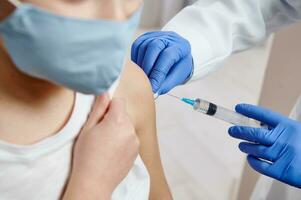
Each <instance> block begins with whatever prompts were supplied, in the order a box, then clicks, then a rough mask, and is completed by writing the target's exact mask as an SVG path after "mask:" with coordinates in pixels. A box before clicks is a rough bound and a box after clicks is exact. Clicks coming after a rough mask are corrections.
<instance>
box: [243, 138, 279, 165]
mask: <svg viewBox="0 0 301 200" xmlns="http://www.w3.org/2000/svg"><path fill="white" fill-rule="evenodd" d="M239 149H240V150H241V151H242V152H243V153H245V154H248V155H251V156H254V157H256V158H261V159H264V160H268V161H271V162H275V161H276V160H277V158H276V156H275V155H274V154H273V152H270V151H269V148H268V147H266V146H263V145H258V144H252V143H248V142H241V143H240V144H239Z"/></svg>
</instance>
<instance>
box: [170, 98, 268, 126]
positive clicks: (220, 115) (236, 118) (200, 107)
mask: <svg viewBox="0 0 301 200" xmlns="http://www.w3.org/2000/svg"><path fill="white" fill-rule="evenodd" d="M168 95H169V96H171V97H174V98H177V99H179V100H181V101H182V102H185V103H186V104H189V105H191V106H192V107H193V109H194V110H195V111H198V112H200V113H203V114H206V115H209V116H212V117H215V118H217V119H220V120H223V121H225V122H228V123H230V124H233V125H237V126H249V127H255V128H260V127H264V125H262V123H261V122H259V121H256V120H253V119H251V118H248V117H246V116H244V115H241V114H239V113H237V112H235V111H232V110H229V109H227V108H224V107H221V106H218V105H216V104H214V103H211V102H209V101H206V100H203V99H199V98H198V99H195V100H192V99H188V98H180V97H177V96H174V95H171V94H168Z"/></svg>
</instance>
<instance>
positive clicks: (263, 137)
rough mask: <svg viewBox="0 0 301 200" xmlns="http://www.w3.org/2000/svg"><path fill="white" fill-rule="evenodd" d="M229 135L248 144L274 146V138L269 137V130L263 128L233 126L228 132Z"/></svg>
mask: <svg viewBox="0 0 301 200" xmlns="http://www.w3.org/2000/svg"><path fill="white" fill-rule="evenodd" d="M228 132H229V135H230V136H232V137H234V138H237V139H241V140H246V141H249V142H254V143H259V144H262V145H265V146H271V145H273V144H274V142H275V140H276V138H273V137H271V134H270V132H269V130H267V129H264V128H252V127H246V126H233V127H231V128H229V130H228Z"/></svg>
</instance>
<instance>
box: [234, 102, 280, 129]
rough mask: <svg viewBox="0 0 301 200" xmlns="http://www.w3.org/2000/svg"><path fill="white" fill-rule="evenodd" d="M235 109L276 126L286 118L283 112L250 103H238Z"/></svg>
mask: <svg viewBox="0 0 301 200" xmlns="http://www.w3.org/2000/svg"><path fill="white" fill-rule="evenodd" d="M235 110H236V111H237V112H238V113H240V114H243V115H245V116H247V117H250V118H253V119H256V120H258V121H261V122H263V123H265V124H267V125H269V126H273V127H275V126H276V125H277V124H278V123H280V122H281V121H282V120H283V119H284V116H282V115H281V114H278V113H275V112H273V111H271V110H269V109H266V108H262V107H259V106H253V105H249V104H238V105H237V106H236V108H235Z"/></svg>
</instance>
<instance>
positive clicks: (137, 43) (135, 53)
mask: <svg viewBox="0 0 301 200" xmlns="http://www.w3.org/2000/svg"><path fill="white" fill-rule="evenodd" d="M147 39H149V37H147V36H144V35H142V36H140V37H138V38H137V39H136V40H135V41H134V43H133V44H132V48H131V59H132V61H133V62H134V63H136V64H137V61H138V53H139V47H140V45H141V44H142V43H143V42H144V41H145V40H147Z"/></svg>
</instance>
